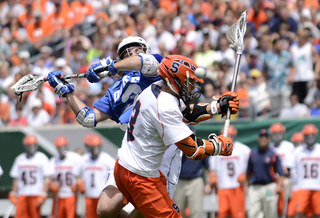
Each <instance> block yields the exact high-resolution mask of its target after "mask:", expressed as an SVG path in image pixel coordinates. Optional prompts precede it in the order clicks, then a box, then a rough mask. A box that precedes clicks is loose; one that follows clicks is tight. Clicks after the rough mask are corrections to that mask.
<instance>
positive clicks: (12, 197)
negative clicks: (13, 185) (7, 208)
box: [8, 191, 18, 205]
mask: <svg viewBox="0 0 320 218" xmlns="http://www.w3.org/2000/svg"><path fill="white" fill-rule="evenodd" d="M8 198H9V200H10V202H11V203H12V204H14V205H16V204H17V202H18V194H17V193H16V192H13V191H11V192H9V195H8Z"/></svg>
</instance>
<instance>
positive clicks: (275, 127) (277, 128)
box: [270, 123, 286, 133]
mask: <svg viewBox="0 0 320 218" xmlns="http://www.w3.org/2000/svg"><path fill="white" fill-rule="evenodd" d="M284 131H286V127H285V126H284V125H283V124H282V123H274V124H272V125H271V126H270V132H271V133H279V132H284Z"/></svg>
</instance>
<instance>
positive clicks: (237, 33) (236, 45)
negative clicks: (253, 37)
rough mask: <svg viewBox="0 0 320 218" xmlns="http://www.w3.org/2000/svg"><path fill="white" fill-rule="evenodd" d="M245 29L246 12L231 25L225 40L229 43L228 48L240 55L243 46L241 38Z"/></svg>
mask: <svg viewBox="0 0 320 218" xmlns="http://www.w3.org/2000/svg"><path fill="white" fill-rule="evenodd" d="M246 29H247V11H244V12H242V14H241V16H240V18H239V20H238V21H237V22H235V23H234V24H232V25H231V27H230V28H229V29H228V31H227V35H226V36H227V40H228V42H229V43H230V45H229V47H230V48H232V49H233V50H235V51H236V52H237V54H242V51H243V48H244V44H243V38H244V34H245V33H246Z"/></svg>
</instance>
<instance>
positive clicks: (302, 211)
mask: <svg viewBox="0 0 320 218" xmlns="http://www.w3.org/2000/svg"><path fill="white" fill-rule="evenodd" d="M302 132H303V134H304V143H303V144H302V145H301V146H299V147H298V148H297V149H296V150H295V152H294V167H295V170H296V173H297V175H296V176H297V186H298V189H299V190H298V193H297V194H296V199H294V200H296V211H297V217H298V218H302V217H303V216H304V215H307V214H306V212H308V208H310V209H311V213H312V214H313V217H320V206H319V205H320V144H319V143H317V142H316V139H317V136H318V128H317V127H316V126H315V125H314V124H306V125H304V127H303V129H302Z"/></svg>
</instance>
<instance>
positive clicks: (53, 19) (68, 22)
mask: <svg viewBox="0 0 320 218" xmlns="http://www.w3.org/2000/svg"><path fill="white" fill-rule="evenodd" d="M52 2H53V3H54V6H55V10H54V12H52V13H51V14H49V15H48V17H47V18H46V21H45V22H46V24H47V25H48V26H50V27H51V28H50V30H51V32H50V33H52V35H51V37H52V38H51V39H52V41H53V42H57V41H59V40H62V39H66V38H67V37H68V36H69V30H70V29H71V28H72V27H73V21H72V18H71V17H70V9H69V6H68V3H67V6H68V8H66V7H64V8H63V6H64V5H65V4H63V2H64V1H62V0H52Z"/></svg>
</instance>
